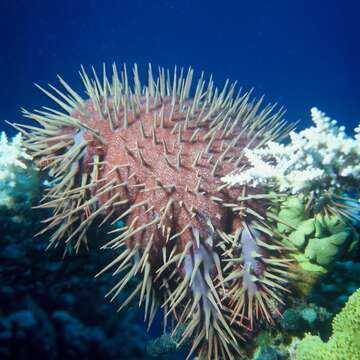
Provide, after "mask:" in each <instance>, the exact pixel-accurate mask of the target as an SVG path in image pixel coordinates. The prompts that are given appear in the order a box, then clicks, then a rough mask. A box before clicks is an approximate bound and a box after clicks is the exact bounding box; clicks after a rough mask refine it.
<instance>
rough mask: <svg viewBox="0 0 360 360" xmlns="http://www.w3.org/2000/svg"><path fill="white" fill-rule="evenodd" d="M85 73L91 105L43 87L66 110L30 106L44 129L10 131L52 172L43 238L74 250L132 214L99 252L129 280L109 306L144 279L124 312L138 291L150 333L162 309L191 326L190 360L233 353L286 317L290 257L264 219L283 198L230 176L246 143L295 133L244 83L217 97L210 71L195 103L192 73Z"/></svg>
mask: <svg viewBox="0 0 360 360" xmlns="http://www.w3.org/2000/svg"><path fill="white" fill-rule="evenodd" d="M81 77H82V80H83V83H84V85H85V89H86V95H87V97H88V99H83V98H82V96H81V95H79V94H78V93H77V92H75V91H74V90H73V89H72V88H71V87H70V86H69V85H68V84H67V83H66V82H65V81H64V80H63V79H61V78H60V83H61V84H62V86H63V87H64V89H65V90H66V93H63V92H61V91H60V90H58V89H56V88H55V87H53V86H51V89H52V90H53V93H50V92H49V91H47V90H45V89H43V88H41V87H40V86H39V88H40V89H41V90H42V91H43V92H44V93H45V94H46V95H48V96H49V97H50V98H51V99H52V100H54V102H55V103H56V104H57V105H59V107H60V110H57V109H45V110H39V111H35V112H33V113H30V112H28V111H26V110H25V111H24V115H25V117H27V118H30V119H33V120H35V121H36V122H38V124H39V125H40V126H39V127H28V126H27V125H21V124H14V126H15V127H16V128H17V129H18V130H19V131H21V132H22V133H23V136H24V138H25V139H26V141H25V143H26V147H27V149H28V150H29V153H30V154H31V156H33V157H34V159H35V161H36V164H37V165H38V167H39V168H41V169H42V170H47V169H49V174H50V175H51V176H52V177H53V180H52V182H51V185H52V186H51V188H50V189H49V191H48V193H47V194H46V196H45V197H44V200H43V203H42V204H41V205H40V206H39V207H40V208H46V209H53V210H54V212H53V215H52V216H51V217H50V218H49V219H48V220H47V221H46V223H47V226H46V227H45V229H44V230H43V231H42V232H41V233H43V232H45V231H47V230H50V229H51V230H53V234H52V236H51V240H50V244H51V245H54V246H58V245H59V244H60V240H61V239H63V240H64V241H65V243H66V244H67V247H66V249H67V250H69V249H70V248H71V247H73V248H75V249H76V251H78V250H79V249H80V248H81V246H87V245H88V244H89V241H88V235H89V231H88V230H89V229H90V226H92V225H97V226H98V225H103V224H105V223H106V224H108V223H112V224H114V223H116V222H117V221H118V220H121V219H124V220H125V223H126V225H125V226H123V227H122V228H119V229H116V230H114V231H113V233H114V234H115V237H114V238H113V239H112V240H110V241H109V242H108V244H107V245H106V246H104V248H108V249H112V250H113V251H114V252H115V254H116V258H115V259H114V260H113V261H112V262H111V263H110V264H109V265H108V266H106V267H105V269H104V270H103V271H101V273H103V272H104V271H106V270H108V269H110V268H112V267H115V270H114V275H116V276H119V277H120V280H119V281H118V283H117V284H116V285H115V287H114V288H113V289H112V290H111V292H110V295H111V296H112V299H114V298H116V297H117V296H118V295H119V293H120V291H121V290H123V288H124V287H125V286H126V284H127V283H128V282H129V281H130V280H131V279H132V278H134V277H136V276H140V277H142V281H141V282H140V283H139V285H138V286H137V287H136V288H135V289H134V291H133V292H132V293H131V294H130V295H129V297H128V299H127V300H126V301H124V303H123V306H125V305H127V304H128V303H129V302H130V301H131V300H132V299H133V298H134V297H135V296H140V304H143V305H144V306H145V314H146V318H147V319H148V321H149V325H150V324H151V323H152V321H153V319H154V316H155V313H156V310H157V309H158V308H159V307H160V306H161V307H162V308H163V309H164V312H165V314H164V322H165V327H167V328H169V327H170V329H171V330H173V331H176V330H177V328H178V326H180V325H184V326H185V330H184V332H183V333H182V338H181V340H180V342H179V344H181V343H183V342H184V341H186V340H187V339H191V340H192V345H191V349H190V352H189V357H190V355H191V354H192V353H193V352H195V351H196V353H197V355H198V357H199V358H207V359H210V358H213V359H218V358H219V357H222V358H223V359H234V358H235V357H236V356H238V355H241V354H242V353H243V352H242V351H241V343H242V342H244V341H245V342H246V341H249V340H250V339H251V337H252V336H253V333H254V331H255V330H256V328H257V326H258V325H259V324H262V323H264V322H268V323H273V322H274V318H278V317H279V316H280V312H281V307H282V306H283V304H284V303H285V301H284V300H285V295H284V294H286V293H287V292H289V289H288V286H287V283H288V280H289V276H288V271H287V269H288V267H289V263H290V260H289V259H288V258H287V255H286V253H287V249H286V247H285V246H283V245H282V243H281V242H280V241H279V239H280V238H281V237H278V236H277V234H276V233H274V232H272V228H274V219H273V218H272V217H270V218H268V217H267V213H268V212H267V209H268V207H269V206H271V200H272V198H274V197H276V195H273V196H272V197H269V195H268V194H266V193H264V192H263V189H262V188H261V187H257V188H254V189H251V188H248V187H246V186H238V187H236V188H232V187H231V186H227V185H226V184H224V183H223V182H222V181H221V178H222V177H224V176H225V175H226V174H228V173H229V172H231V171H233V170H235V169H238V168H241V167H242V166H243V165H244V160H243V155H244V151H245V149H252V148H255V147H259V146H261V145H265V144H266V143H267V142H268V141H269V140H280V139H281V138H282V137H283V136H285V135H286V134H287V133H288V131H289V130H290V129H292V125H289V126H288V125H286V123H285V122H284V120H282V115H283V110H282V109H280V110H278V111H276V112H275V111H274V109H275V106H274V105H267V106H265V107H264V108H263V109H262V110H261V109H260V105H261V103H262V99H260V100H259V101H256V102H255V101H253V100H250V94H249V93H245V94H237V95H234V94H235V83H234V84H232V85H230V86H229V84H228V83H226V85H225V86H224V88H223V90H221V91H219V90H218V89H216V88H215V87H214V84H213V81H212V79H210V80H209V81H208V83H207V84H206V81H205V80H204V77H203V76H201V78H200V79H199V81H198V82H197V84H196V86H195V91H194V93H193V96H192V97H191V96H190V94H191V83H192V77H193V71H192V69H189V71H188V72H187V73H185V72H184V71H183V70H181V71H180V72H178V71H177V70H176V69H175V71H174V73H173V74H172V75H170V73H169V72H167V71H165V70H164V69H160V70H159V77H158V78H157V79H155V78H154V75H153V72H152V69H151V67H150V68H149V72H148V84H147V85H146V86H143V85H141V83H140V80H139V75H138V71H137V67H136V66H135V67H134V78H133V86H131V84H130V82H129V81H128V74H127V71H126V67H124V69H123V71H122V72H121V74H120V76H118V71H117V68H116V66H115V65H114V66H113V73H112V76H111V80H112V81H110V79H109V78H108V76H107V74H106V69H105V67H104V70H103V78H102V79H99V77H98V76H97V74H96V73H95V72H94V78H93V79H90V78H89V77H88V75H87V74H86V72H85V70H84V69H83V70H82V72H81ZM118 233H120V234H118Z"/></svg>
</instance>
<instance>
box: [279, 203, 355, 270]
mask: <svg viewBox="0 0 360 360" xmlns="http://www.w3.org/2000/svg"><path fill="white" fill-rule="evenodd" d="M277 217H278V224H277V230H278V231H279V232H280V233H281V234H283V235H284V236H285V239H286V240H284V241H285V242H286V243H287V245H290V246H292V247H295V248H296V249H297V250H298V251H299V252H298V253H297V254H296V255H295V257H296V259H297V260H298V262H299V264H300V266H301V267H302V268H304V269H305V270H307V271H315V272H326V270H327V269H328V268H329V267H330V266H331V265H333V264H334V262H335V261H336V260H337V259H338V258H340V257H341V256H342V255H343V254H344V253H348V252H350V251H352V249H353V248H354V247H355V246H356V244H357V242H358V235H357V233H356V232H355V231H354V230H353V228H352V227H351V225H349V224H347V223H345V222H344V221H343V220H342V218H341V217H340V216H337V215H334V214H332V215H329V214H323V213H316V214H314V213H310V212H309V210H308V209H307V207H306V199H305V198H304V197H303V196H289V197H288V198H286V199H285V200H284V201H283V202H282V204H281V207H280V211H279V213H278V215H277Z"/></svg>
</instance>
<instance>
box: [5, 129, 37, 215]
mask: <svg viewBox="0 0 360 360" xmlns="http://www.w3.org/2000/svg"><path fill="white" fill-rule="evenodd" d="M31 159H32V157H31V156H30V155H29V154H27V153H26V151H25V148H24V145H23V141H22V136H21V134H20V133H19V134H17V135H16V136H15V137H14V138H12V140H11V141H9V140H8V137H7V136H6V134H5V132H2V133H1V136H0V209H1V210H3V211H4V210H5V211H12V210H20V208H21V207H28V206H29V205H30V204H31V202H32V201H33V200H34V199H35V198H36V195H37V192H36V191H34V190H35V189H37V188H38V185H39V178H38V174H37V171H36V169H35V167H34V165H33V164H30V163H29V160H31Z"/></svg>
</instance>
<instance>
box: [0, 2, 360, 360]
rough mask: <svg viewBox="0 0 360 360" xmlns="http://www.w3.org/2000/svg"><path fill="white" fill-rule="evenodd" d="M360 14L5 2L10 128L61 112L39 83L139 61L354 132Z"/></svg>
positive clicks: (1, 91)
mask: <svg viewBox="0 0 360 360" xmlns="http://www.w3.org/2000/svg"><path fill="white" fill-rule="evenodd" d="M359 14H360V4H359V2H358V1H355V0H353V1H349V0H343V1H339V0H327V1H316V0H314V1H309V0H298V1H290V0H287V1H276V0H275V1H267V0H262V1H259V0H254V1H242V0H237V1H236V0H232V1H229V0H222V1H212V0H207V1H199V0H182V1H172V0H118V1H116V0H113V1H106V0H103V1H98V0H88V1H83V0H81V1H76V0H73V1H70V0H62V1H59V0H54V1H50V0H49V1H47V0H43V1H40V0H0V84H1V87H0V120H9V121H21V115H20V108H21V107H24V108H26V109H29V110H32V109H34V108H39V107H41V106H43V105H45V106H46V105H49V104H50V103H51V102H50V100H49V99H47V98H46V97H45V96H44V95H43V94H42V93H41V92H39V91H38V90H37V89H36V88H35V87H34V85H33V83H34V82H36V83H39V84H40V85H45V84H47V83H51V84H54V85H56V83H57V79H56V75H57V74H59V75H61V76H62V77H63V78H64V79H66V81H67V82H68V83H69V84H71V85H72V86H73V87H74V88H75V89H80V88H81V81H80V78H79V75H78V70H79V69H80V65H81V64H82V65H84V66H85V67H90V66H91V65H94V66H95V68H96V69H98V70H99V71H101V66H102V64H103V63H106V64H108V65H111V63H112V62H114V61H115V62H117V64H118V65H119V66H121V64H122V63H126V64H128V65H130V66H131V65H132V64H133V63H134V62H136V63H137V64H138V66H139V68H140V71H141V70H142V74H144V75H145V74H146V67H147V64H148V63H149V62H151V63H152V64H153V66H155V67H156V66H158V65H160V66H164V67H166V68H170V69H172V68H173V67H174V65H178V66H180V67H181V66H184V67H188V66H192V67H193V68H194V69H195V71H196V73H197V74H198V75H200V72H201V71H205V72H206V73H207V74H209V75H210V74H213V76H214V79H215V83H216V85H218V86H219V87H221V86H222V85H223V83H224V82H225V80H226V79H227V78H229V79H230V80H238V83H239V85H240V86H243V87H244V88H245V89H250V88H252V87H254V88H255V94H256V95H257V96H261V95H262V94H265V95H266V99H267V100H268V101H270V102H278V103H279V104H281V105H284V106H285V108H286V109H287V116H286V118H287V119H288V120H290V121H296V120H299V119H301V120H302V122H301V123H300V125H299V126H300V127H305V126H309V125H310V116H309V110H310V108H311V107H312V106H317V107H318V108H320V109H321V110H323V111H325V112H326V113H327V114H328V115H329V116H330V117H332V118H335V119H337V120H338V121H339V123H341V124H343V125H345V126H346V127H347V129H348V131H349V133H350V132H351V130H352V128H353V127H355V126H356V125H357V124H358V123H359V121H360V41H359V38H360V22H359ZM0 130H6V131H7V132H8V133H14V131H13V130H12V129H11V128H10V127H9V126H7V125H6V124H5V123H4V122H0ZM115 316H116V315H115ZM181 358H182V356H180V359H181ZM173 359H174V358H173Z"/></svg>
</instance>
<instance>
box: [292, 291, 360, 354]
mask: <svg viewBox="0 0 360 360" xmlns="http://www.w3.org/2000/svg"><path fill="white" fill-rule="evenodd" d="M332 324H333V334H332V336H331V337H330V339H329V341H327V342H326V343H324V342H323V341H322V340H321V338H320V337H318V336H314V335H310V334H307V335H306V336H305V338H304V339H303V340H302V341H301V342H300V343H299V344H298V345H297V350H296V359H297V360H309V359H313V360H325V359H333V360H348V359H354V360H355V359H359V358H360V289H359V290H357V291H356V292H355V293H354V294H353V295H351V296H350V298H349V300H348V302H347V303H346V305H345V307H344V309H343V310H342V311H341V312H340V313H339V314H338V315H336V316H335V318H334V320H333V323H332Z"/></svg>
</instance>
